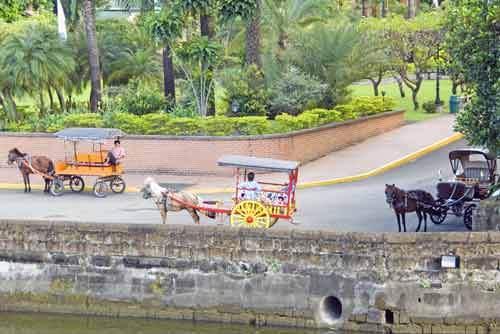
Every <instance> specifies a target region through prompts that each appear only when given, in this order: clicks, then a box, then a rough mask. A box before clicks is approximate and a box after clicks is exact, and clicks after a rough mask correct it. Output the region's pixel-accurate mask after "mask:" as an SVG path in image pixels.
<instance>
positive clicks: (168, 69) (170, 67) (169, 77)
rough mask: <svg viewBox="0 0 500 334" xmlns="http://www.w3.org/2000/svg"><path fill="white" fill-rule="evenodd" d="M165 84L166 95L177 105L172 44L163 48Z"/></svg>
mask: <svg viewBox="0 0 500 334" xmlns="http://www.w3.org/2000/svg"><path fill="white" fill-rule="evenodd" d="M163 85H164V93H165V97H166V98H168V99H169V100H170V101H171V102H172V103H173V105H175V74H174V64H173V61H172V55H171V54H170V45H168V43H167V44H165V48H164V49H163Z"/></svg>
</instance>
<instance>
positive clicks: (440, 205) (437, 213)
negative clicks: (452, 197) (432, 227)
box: [430, 199, 448, 225]
mask: <svg viewBox="0 0 500 334" xmlns="http://www.w3.org/2000/svg"><path fill="white" fill-rule="evenodd" d="M444 204H445V203H444V201H443V200H441V199H440V200H437V201H436V206H435V207H434V208H432V212H431V213H430V216H431V220H432V222H433V223H434V224H436V225H439V224H441V223H443V222H444V220H445V219H446V216H447V215H448V207H446V206H444Z"/></svg>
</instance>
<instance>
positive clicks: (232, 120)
mask: <svg viewBox="0 0 500 334" xmlns="http://www.w3.org/2000/svg"><path fill="white" fill-rule="evenodd" d="M394 105H395V104H394V100H393V99H391V98H387V97H386V98H381V97H363V96H361V97H356V98H353V99H352V100H351V101H350V103H348V104H344V105H338V106H336V107H335V108H334V109H319V108H316V109H311V110H307V111H305V112H303V113H301V114H300V115H298V116H291V115H289V114H281V115H278V116H276V118H275V119H274V120H269V119H267V118H266V117H264V116H247V117H225V116H214V117H206V118H190V117H174V116H171V115H169V114H167V113H151V114H145V115H142V116H139V115H134V114H131V113H125V112H114V113H103V114H99V113H75V114H67V115H50V116H47V117H46V118H47V119H45V118H40V119H31V120H28V121H25V122H21V123H10V124H7V126H5V130H7V131H46V132H56V131H58V130H61V129H63V128H66V127H112V128H119V129H121V130H123V131H125V132H126V133H128V134H159V135H191V136H231V135H262V134H271V133H285V132H290V131H296V130H303V129H308V128H313V127H317V126H320V125H323V124H328V123H333V122H343V121H346V120H350V119H355V118H357V117H362V116H367V115H374V114H377V113H381V112H384V111H387V110H390V109H392V108H393V107H394Z"/></svg>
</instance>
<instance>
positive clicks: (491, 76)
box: [446, 0, 500, 156]
mask: <svg viewBox="0 0 500 334" xmlns="http://www.w3.org/2000/svg"><path fill="white" fill-rule="evenodd" d="M499 17H500V1H497V0H495V1H485V0H456V1H454V2H453V6H450V7H448V13H447V23H446V26H447V28H448V31H449V33H448V41H447V46H448V52H449V54H450V56H451V59H452V61H453V62H454V63H455V66H456V69H457V71H458V72H459V73H460V74H461V75H462V76H463V78H464V80H465V83H466V85H467V87H468V88H470V89H472V91H473V92H474V95H473V96H472V100H471V103H470V104H469V105H468V106H467V107H466V108H465V111H464V112H462V113H460V114H459V115H458V119H457V128H458V130H459V131H461V132H462V133H464V134H465V137H466V138H467V139H468V140H469V141H470V142H471V143H472V144H474V145H480V146H483V147H487V148H488V149H489V150H490V151H491V152H492V153H493V154H495V155H496V156H500V22H499V20H498V18H499Z"/></svg>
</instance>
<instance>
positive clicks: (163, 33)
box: [146, 7, 182, 103]
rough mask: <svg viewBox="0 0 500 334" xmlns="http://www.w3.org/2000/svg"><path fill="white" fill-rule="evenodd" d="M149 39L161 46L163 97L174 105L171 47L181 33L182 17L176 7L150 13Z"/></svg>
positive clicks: (148, 22) (147, 24) (147, 23)
mask: <svg viewBox="0 0 500 334" xmlns="http://www.w3.org/2000/svg"><path fill="white" fill-rule="evenodd" d="M146 27H147V30H148V31H149V33H150V35H151V37H152V38H153V39H154V40H155V41H156V42H157V43H158V44H160V45H162V46H163V51H162V59H163V82H164V92H165V97H167V98H169V99H170V100H171V101H172V103H175V74H174V63H173V51H174V50H173V45H174V43H175V41H176V39H177V38H179V36H180V34H181V31H182V15H181V13H180V11H179V8H178V7H165V8H163V9H162V11H161V12H160V13H152V14H151V15H150V16H148V18H147V19H146Z"/></svg>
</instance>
